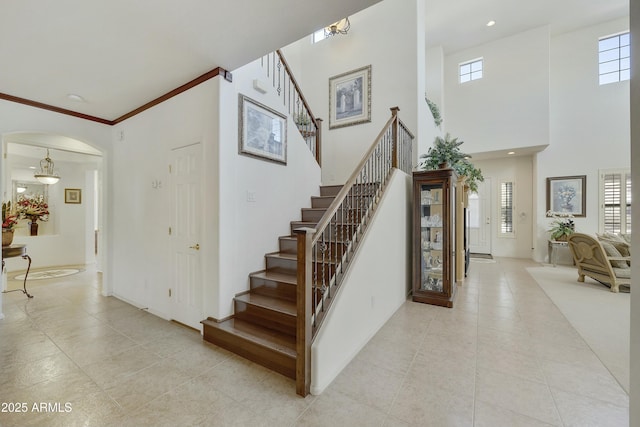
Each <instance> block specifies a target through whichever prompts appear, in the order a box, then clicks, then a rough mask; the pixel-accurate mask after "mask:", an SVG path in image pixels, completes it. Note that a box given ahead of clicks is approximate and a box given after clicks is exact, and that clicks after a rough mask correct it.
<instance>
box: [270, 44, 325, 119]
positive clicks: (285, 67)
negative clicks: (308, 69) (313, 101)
mask: <svg viewBox="0 0 640 427" xmlns="http://www.w3.org/2000/svg"><path fill="white" fill-rule="evenodd" d="M276 53H277V54H278V57H279V58H280V61H281V62H282V65H284V69H285V70H286V71H287V74H289V78H290V79H291V83H293V86H294V87H295V88H296V90H297V91H298V93H299V94H300V100H301V101H302V105H304V108H306V109H307V111H308V112H309V117H310V118H311V121H312V122H313V124H314V125H315V126H316V128H317V127H318V122H317V120H316V118H315V116H314V115H313V113H312V112H311V107H310V106H309V103H308V102H307V99H306V98H305V97H304V94H303V93H302V90H301V89H300V85H298V81H297V80H296V78H295V76H294V75H293V72H292V71H291V67H289V63H288V62H287V60H286V59H284V55H283V54H282V51H281V50H280V49H278V50H276Z"/></svg>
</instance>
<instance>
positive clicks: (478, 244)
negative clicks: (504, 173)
mask: <svg viewBox="0 0 640 427" xmlns="http://www.w3.org/2000/svg"><path fill="white" fill-rule="evenodd" d="M469 252H472V253H478V254H490V253H491V178H485V180H484V182H479V183H478V192H477V193H471V194H470V195H469Z"/></svg>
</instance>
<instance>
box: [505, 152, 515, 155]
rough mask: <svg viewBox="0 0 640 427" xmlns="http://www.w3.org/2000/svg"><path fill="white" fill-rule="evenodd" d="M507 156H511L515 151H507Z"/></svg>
mask: <svg viewBox="0 0 640 427" xmlns="http://www.w3.org/2000/svg"><path fill="white" fill-rule="evenodd" d="M507 154H508V155H512V154H516V152H515V151H509V152H508V153H507Z"/></svg>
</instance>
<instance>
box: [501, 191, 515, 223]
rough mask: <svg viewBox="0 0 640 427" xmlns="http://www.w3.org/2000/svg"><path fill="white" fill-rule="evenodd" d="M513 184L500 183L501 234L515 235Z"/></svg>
mask: <svg viewBox="0 0 640 427" xmlns="http://www.w3.org/2000/svg"><path fill="white" fill-rule="evenodd" d="M513 210H514V207H513V182H510V181H505V182H501V183H500V234H511V235H512V234H513V233H514V229H513Z"/></svg>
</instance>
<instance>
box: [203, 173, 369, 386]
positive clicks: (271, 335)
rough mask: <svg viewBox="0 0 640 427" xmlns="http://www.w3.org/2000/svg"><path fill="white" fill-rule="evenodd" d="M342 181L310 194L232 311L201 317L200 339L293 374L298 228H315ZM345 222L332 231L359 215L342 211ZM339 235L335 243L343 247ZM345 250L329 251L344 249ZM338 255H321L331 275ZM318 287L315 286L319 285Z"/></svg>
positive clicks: (339, 230) (342, 230) (337, 231)
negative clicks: (216, 316)
mask: <svg viewBox="0 0 640 427" xmlns="http://www.w3.org/2000/svg"><path fill="white" fill-rule="evenodd" d="M341 188H342V186H339V185H338V186H323V187H321V188H320V196H314V197H311V207H310V208H303V209H302V217H301V220H300V221H291V230H290V231H291V234H290V235H287V236H281V237H280V238H279V239H278V243H279V248H280V250H279V251H278V252H274V253H268V254H265V269H264V270H262V271H258V272H255V273H252V274H250V275H249V290H248V291H246V292H243V293H240V294H237V295H236V296H235V298H234V300H233V307H234V315H233V317H231V318H230V319H228V320H225V321H222V322H217V321H216V320H215V319H212V318H208V319H206V320H203V321H202V324H203V329H204V339H205V340H206V341H208V342H210V343H213V344H216V345H218V346H220V347H223V348H225V349H227V350H229V351H232V352H234V353H236V354H238V355H240V356H243V357H245V358H247V359H249V360H252V361H253V362H255V363H258V364H260V365H263V366H265V367H267V368H270V369H272V370H274V371H276V372H279V373H281V374H282V375H285V376H287V377H290V378H293V379H295V378H296V358H297V351H296V325H297V319H296V316H297V307H296V292H297V266H298V256H297V248H298V246H297V237H296V236H295V235H294V231H293V230H295V229H297V228H303V227H308V228H314V227H315V226H316V225H317V224H318V222H319V221H320V219H321V218H322V216H323V215H324V213H325V212H326V210H327V208H328V207H329V206H330V205H331V203H332V202H333V200H334V198H335V196H336V195H337V194H338V192H339V191H340V189H341ZM345 218H349V220H348V221H347V222H345V221H343V223H342V224H338V225H336V226H335V227H336V229H335V230H334V233H335V235H336V236H340V235H344V234H345V233H346V231H345V229H346V228H348V227H349V226H350V224H349V223H348V222H349V221H352V220H354V219H356V218H358V217H357V215H356V214H354V213H351V214H349V215H345ZM340 242H341V241H340V239H337V241H336V242H334V244H335V246H337V247H339V248H340V247H343V246H344V245H343V244H342V243H340ZM342 252H343V250H336V251H333V253H337V254H342ZM335 261H336V260H335V259H334V260H329V259H327V260H321V261H317V263H316V264H324V265H323V266H321V267H320V270H321V271H322V272H324V274H326V275H327V277H330V276H331V275H332V274H333V273H334V272H335V265H336V262H335ZM318 292H319V291H318Z"/></svg>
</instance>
